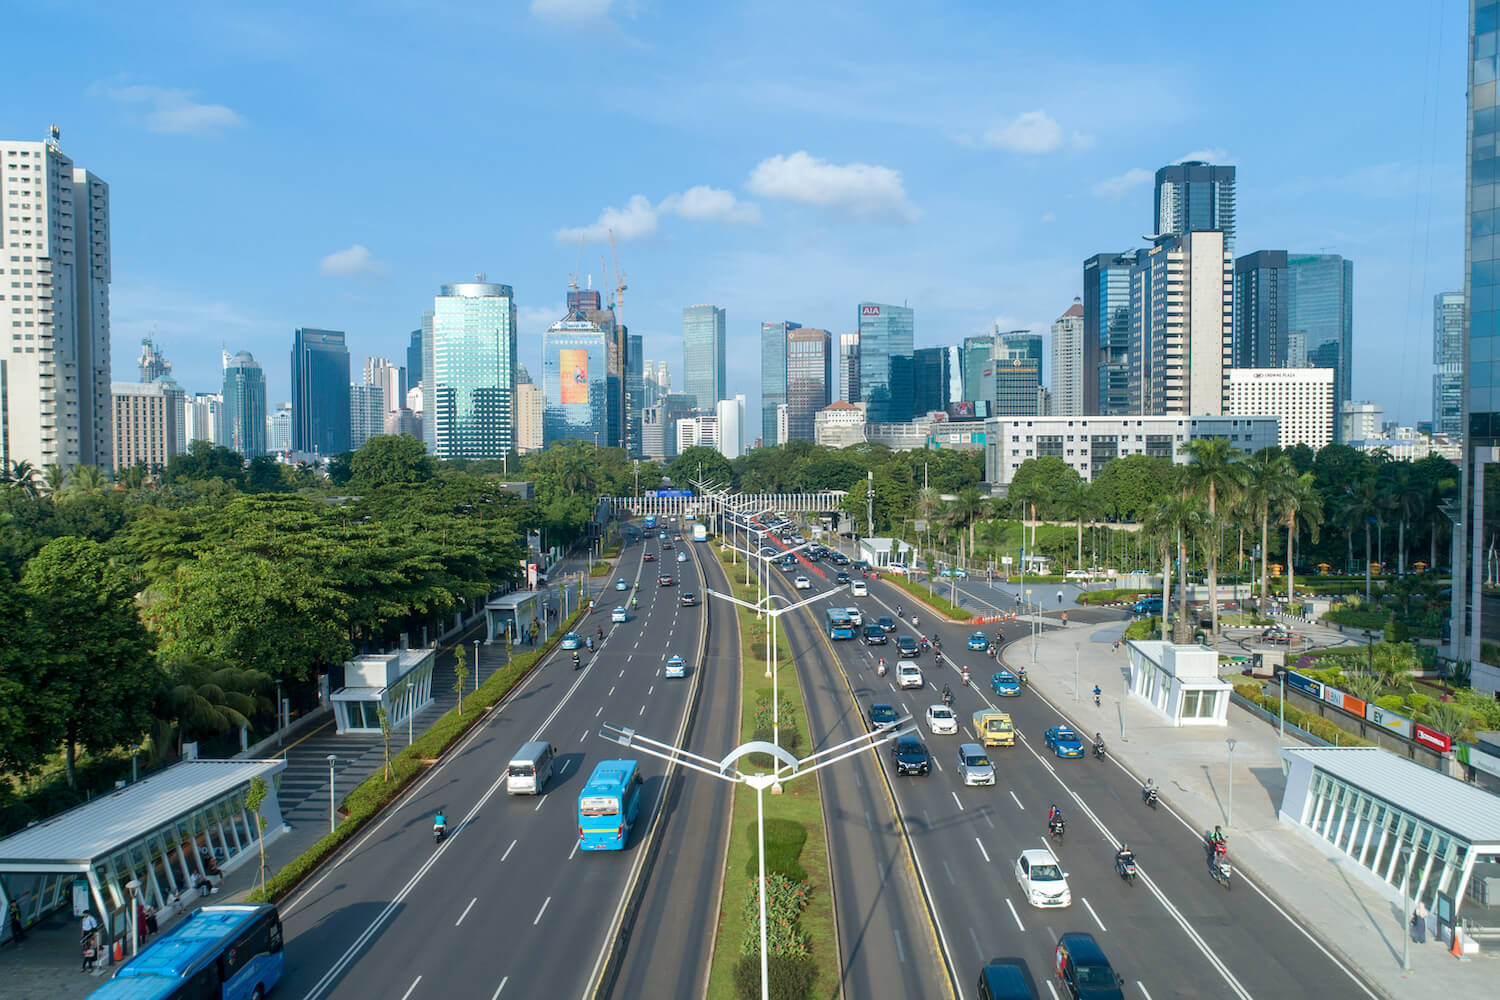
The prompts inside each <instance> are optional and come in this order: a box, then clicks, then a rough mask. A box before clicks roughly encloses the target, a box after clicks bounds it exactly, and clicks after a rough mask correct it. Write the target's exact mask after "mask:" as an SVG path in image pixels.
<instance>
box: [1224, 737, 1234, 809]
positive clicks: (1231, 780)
mask: <svg viewBox="0 0 1500 1000" xmlns="http://www.w3.org/2000/svg"><path fill="white" fill-rule="evenodd" d="M1224 742H1225V743H1226V744H1228V745H1229V807H1228V808H1227V809H1225V810H1224V825H1225V826H1233V825H1234V744H1235V742H1236V741H1235V738H1234V737H1233V736H1231V737H1229V739H1227V740H1225V741H1224Z"/></svg>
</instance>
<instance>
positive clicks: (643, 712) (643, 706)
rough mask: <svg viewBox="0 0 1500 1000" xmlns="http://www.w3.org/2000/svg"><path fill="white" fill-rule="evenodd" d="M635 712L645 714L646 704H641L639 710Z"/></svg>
mask: <svg viewBox="0 0 1500 1000" xmlns="http://www.w3.org/2000/svg"><path fill="white" fill-rule="evenodd" d="M635 714H636V715H645V714H646V706H645V705H642V706H641V710H640V711H639V712H637V713H635Z"/></svg>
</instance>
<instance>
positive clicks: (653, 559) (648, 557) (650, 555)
mask: <svg viewBox="0 0 1500 1000" xmlns="http://www.w3.org/2000/svg"><path fill="white" fill-rule="evenodd" d="M641 560H642V561H643V562H656V554H655V553H653V552H647V553H646V554H645V555H643V556H641Z"/></svg>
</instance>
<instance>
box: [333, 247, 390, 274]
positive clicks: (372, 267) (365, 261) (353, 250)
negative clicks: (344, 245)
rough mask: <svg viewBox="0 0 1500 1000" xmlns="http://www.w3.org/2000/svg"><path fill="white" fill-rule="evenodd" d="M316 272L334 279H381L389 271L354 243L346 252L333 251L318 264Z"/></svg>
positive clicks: (367, 251)
mask: <svg viewBox="0 0 1500 1000" xmlns="http://www.w3.org/2000/svg"><path fill="white" fill-rule="evenodd" d="M318 270H319V271H322V272H323V273H324V274H328V275H332V276H334V277H336V278H383V277H386V276H387V275H389V274H390V273H391V269H390V268H389V267H387V266H386V265H385V264H384V263H383V262H382V261H378V260H376V259H375V258H374V257H372V256H371V255H370V251H369V250H367V249H366V248H365V247H363V246H362V245H360V244H358V243H356V244H354V245H353V246H352V247H349V248H348V249H346V250H335V251H334V252H333V253H331V254H329V255H328V256H327V257H324V258H323V259H322V260H321V261H319V262H318Z"/></svg>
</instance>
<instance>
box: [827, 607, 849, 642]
mask: <svg viewBox="0 0 1500 1000" xmlns="http://www.w3.org/2000/svg"><path fill="white" fill-rule="evenodd" d="M825 614H826V615H827V616H828V638H830V639H853V638H854V619H853V618H850V617H849V612H848V611H847V610H845V609H844V608H829V609H828V610H827V611H826V612H825Z"/></svg>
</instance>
